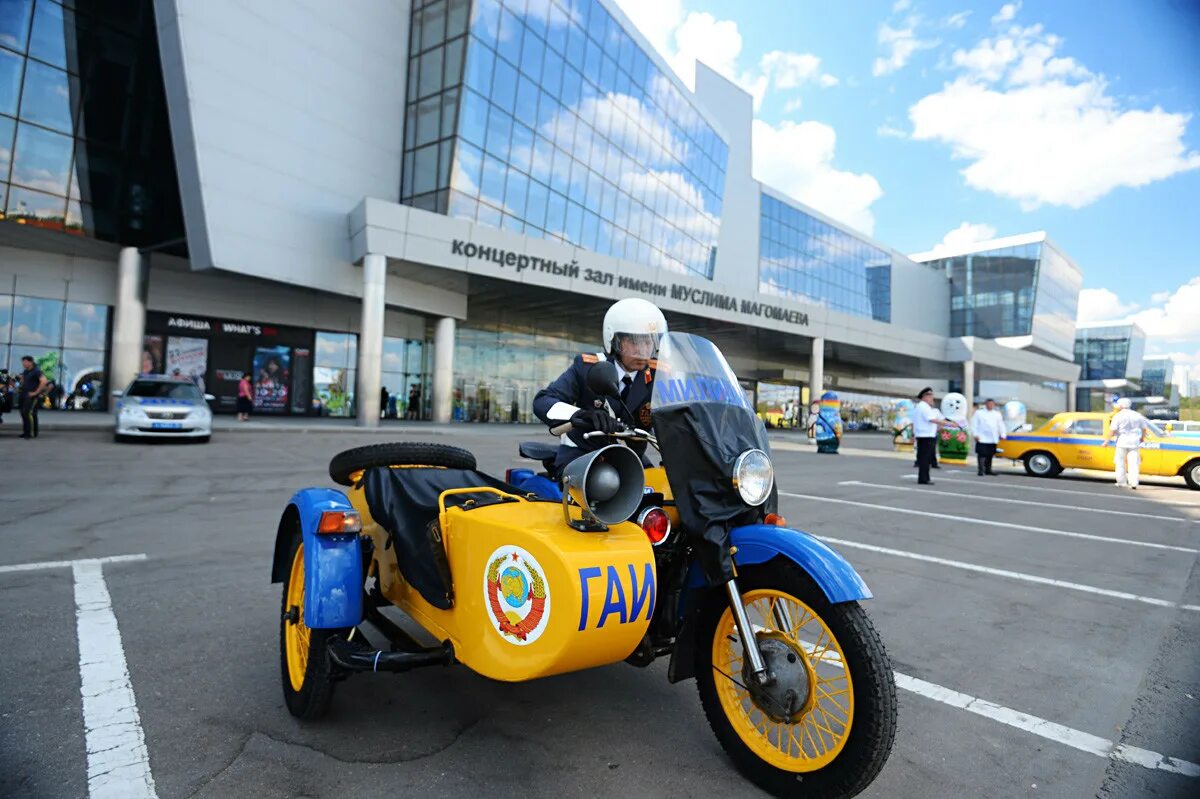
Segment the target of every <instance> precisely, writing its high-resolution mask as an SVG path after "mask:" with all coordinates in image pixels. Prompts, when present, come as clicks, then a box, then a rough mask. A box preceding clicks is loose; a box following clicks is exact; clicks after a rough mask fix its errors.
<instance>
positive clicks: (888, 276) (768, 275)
mask: <svg viewBox="0 0 1200 799" xmlns="http://www.w3.org/2000/svg"><path fill="white" fill-rule="evenodd" d="M759 230H760V233H759V268H758V290H759V291H760V292H762V293H764V294H774V295H775V296H779V297H788V298H790V299H795V300H800V301H801V302H807V303H812V304H813V305H821V306H824V307H827V308H831V309H833V310H835V311H840V312H842V313H848V314H852V315H854V316H864V317H867V318H870V319H875V320H877V321H880V322H890V321H891V319H892V256H891V254H890V253H889V252H887V251H886V250H882V249H880V248H879V247H876V246H875V245H873V244H871V243H869V242H867V241H865V240H863V239H861V238H859V237H858V236H854V235H852V234H850V233H847V232H846V231H844V230H842V229H841V228H838V227H834V226H833V225H831V224H829V223H828V222H824V221H822V220H820V219H817V218H816V217H814V216H812V215H811V214H807V213H805V212H804V211H801V210H800V209H799V208H796V207H794V206H792V205H789V204H788V203H785V202H783V201H782V200H778V199H776V198H775V197H772V196H770V195H769V194H763V195H762V217H761V222H760V227H759Z"/></svg>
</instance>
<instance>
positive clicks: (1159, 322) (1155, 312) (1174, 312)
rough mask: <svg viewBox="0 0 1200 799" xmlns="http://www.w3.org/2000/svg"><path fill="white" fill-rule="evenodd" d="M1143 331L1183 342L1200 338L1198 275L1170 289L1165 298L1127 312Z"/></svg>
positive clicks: (1199, 283)
mask: <svg viewBox="0 0 1200 799" xmlns="http://www.w3.org/2000/svg"><path fill="white" fill-rule="evenodd" d="M1129 319H1130V321H1132V322H1136V323H1137V324H1138V325H1140V326H1141V328H1142V329H1143V330H1145V331H1146V338H1147V339H1151V338H1153V339H1159V340H1161V341H1169V342H1184V341H1194V340H1198V339H1200V277H1194V278H1192V279H1191V280H1189V281H1188V282H1187V283H1184V284H1183V285H1182V286H1180V287H1179V288H1177V289H1176V290H1175V291H1174V292H1172V293H1171V295H1170V296H1169V297H1167V298H1166V301H1165V302H1163V303H1162V304H1161V305H1158V306H1157V307H1154V308H1147V309H1145V310H1143V311H1138V312H1137V313H1135V314H1132V315H1130V317H1129Z"/></svg>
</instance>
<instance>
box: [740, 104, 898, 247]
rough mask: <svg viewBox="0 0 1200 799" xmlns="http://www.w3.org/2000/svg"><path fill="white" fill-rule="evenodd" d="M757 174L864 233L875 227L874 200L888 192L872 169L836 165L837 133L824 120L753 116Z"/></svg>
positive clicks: (758, 178) (872, 230) (761, 178)
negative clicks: (773, 120)
mask: <svg viewBox="0 0 1200 799" xmlns="http://www.w3.org/2000/svg"><path fill="white" fill-rule="evenodd" d="M753 136H754V139H753V147H754V177H755V178H756V179H757V180H761V181H763V182H764V183H767V184H769V185H771V186H775V187H777V188H779V189H781V190H782V191H784V192H786V193H788V194H790V195H791V196H793V197H795V198H796V199H798V200H800V201H801V202H803V203H806V204H808V205H810V206H812V207H813V208H816V209H818V210H820V211H822V212H823V213H826V214H828V215H829V216H831V217H833V218H834V219H837V220H839V221H841V222H844V223H845V224H847V225H850V226H851V227H853V228H855V229H857V230H861V231H863V232H864V233H868V234H870V233H873V232H874V230H875V217H874V215H872V213H871V204H872V203H874V202H875V201H876V200H878V199H879V198H880V197H881V196H883V189H882V188H880V186H879V181H877V180H876V179H875V178H874V177H873V176H872V175H869V174H866V173H863V174H856V173H854V172H844V171H841V170H839V169H836V168H834V166H833V154H834V148H835V146H836V144H837V134H836V133H835V132H834V130H833V128H831V127H829V126H828V125H825V124H822V123H820V122H811V121H809V122H800V123H796V122H783V123H782V124H781V125H779V127H773V126H771V125H768V124H767V123H766V122H763V121H762V120H759V119H756V120H754V133H753Z"/></svg>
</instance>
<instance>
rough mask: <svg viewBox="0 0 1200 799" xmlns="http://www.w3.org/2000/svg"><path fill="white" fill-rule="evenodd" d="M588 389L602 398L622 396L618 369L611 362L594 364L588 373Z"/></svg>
mask: <svg viewBox="0 0 1200 799" xmlns="http://www.w3.org/2000/svg"><path fill="white" fill-rule="evenodd" d="M587 387H588V388H589V389H590V390H591V392H592V393H593V394H596V395H597V396H600V397H619V396H621V383H620V381H619V380H617V367H616V366H614V365H613V363H612V362H611V361H601V362H600V363H594V364H592V368H591V369H589V370H588V373H587Z"/></svg>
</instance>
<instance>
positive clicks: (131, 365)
mask: <svg viewBox="0 0 1200 799" xmlns="http://www.w3.org/2000/svg"><path fill="white" fill-rule="evenodd" d="M146 278H147V270H146V259H145V258H144V257H143V256H142V254H141V253H140V252H138V250H137V247H125V248H123V249H122V250H121V253H120V255H119V256H118V257H117V304H116V307H114V308H113V332H112V357H111V362H112V374H111V375H109V388H110V390H120V391H124V390H125V387H126V386H127V385H129V381H130V380H133V378H135V377H137V375H138V373H139V372H140V371H141V369H142V337H143V336H144V335H145V333H146Z"/></svg>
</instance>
